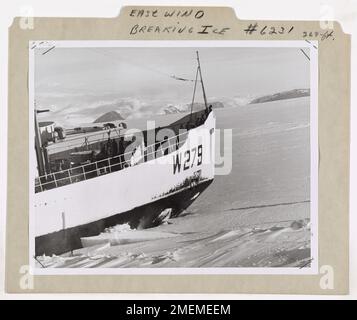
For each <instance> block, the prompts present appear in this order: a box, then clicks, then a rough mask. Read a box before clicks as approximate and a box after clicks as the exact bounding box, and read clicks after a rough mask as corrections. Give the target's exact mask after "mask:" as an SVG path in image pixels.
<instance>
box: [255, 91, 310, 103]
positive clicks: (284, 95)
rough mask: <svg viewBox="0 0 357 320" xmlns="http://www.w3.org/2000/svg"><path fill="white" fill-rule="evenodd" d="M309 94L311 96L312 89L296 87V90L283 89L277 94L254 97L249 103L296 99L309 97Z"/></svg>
mask: <svg viewBox="0 0 357 320" xmlns="http://www.w3.org/2000/svg"><path fill="white" fill-rule="evenodd" d="M308 96H310V89H294V90H289V91H283V92H279V93H275V94H270V95H266V96H262V97H259V98H256V99H253V100H252V101H251V102H250V103H249V104H254V103H263V102H270V101H276V100H284V99H294V98H300V97H308Z"/></svg>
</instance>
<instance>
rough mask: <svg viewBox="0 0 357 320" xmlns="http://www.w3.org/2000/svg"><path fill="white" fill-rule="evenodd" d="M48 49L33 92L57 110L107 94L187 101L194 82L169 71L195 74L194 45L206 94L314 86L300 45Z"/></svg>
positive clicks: (38, 61)
mask: <svg viewBox="0 0 357 320" xmlns="http://www.w3.org/2000/svg"><path fill="white" fill-rule="evenodd" d="M45 50H46V49H36V51H35V97H36V100H37V102H38V103H39V104H40V105H41V106H44V107H49V106H51V105H55V108H56V110H57V111H58V110H60V109H62V108H66V107H68V105H69V104H70V105H71V106H72V107H73V106H77V108H79V109H80V108H83V107H85V104H84V103H83V102H86V103H94V102H96V101H98V102H100V101H102V102H104V101H107V100H108V99H109V98H110V99H114V98H115V99H118V98H135V99H139V100H140V101H144V102H148V103H150V102H151V101H163V102H165V103H168V102H172V103H186V102H188V101H190V100H191V98H192V91H193V83H192V82H183V81H177V80H174V79H172V78H170V75H175V76H177V77H184V78H190V79H193V78H194V76H195V72H196V65H197V62H196V53H195V51H196V50H198V51H199V53H200V60H201V66H202V74H203V79H204V83H205V87H206V91H207V96H208V97H212V98H215V99H216V98H220V97H223V98H233V97H241V96H257V95H263V94H269V93H275V92H279V91H284V90H290V89H297V88H309V87H310V83H309V61H308V60H307V59H306V57H304V55H303V54H302V53H301V51H300V49H299V48H261V47H260V48H54V49H53V50H50V51H49V52H48V53H46V54H44V55H43V54H42V53H43V52H44V51H45ZM304 50H305V51H306V52H307V53H308V49H307V48H305V49H304ZM198 93H199V94H200V92H198ZM88 97H90V99H89V98H88Z"/></svg>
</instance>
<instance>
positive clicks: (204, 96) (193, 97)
mask: <svg viewBox="0 0 357 320" xmlns="http://www.w3.org/2000/svg"><path fill="white" fill-rule="evenodd" d="M196 56H197V70H196V77H195V81H194V82H195V84H194V87H193V96H192V102H191V113H190V122H191V119H192V111H193V104H194V102H195V94H196V87H197V80H198V75H199V76H200V82H201V86H202V93H203V100H204V102H205V107H206V110H207V109H208V104H207V96H206V91H205V86H204V84H203V78H202V72H201V63H200V56H199V54H198V51H196Z"/></svg>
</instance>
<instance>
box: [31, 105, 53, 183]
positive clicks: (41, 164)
mask: <svg viewBox="0 0 357 320" xmlns="http://www.w3.org/2000/svg"><path fill="white" fill-rule="evenodd" d="M48 111H50V110H48V109H46V110H37V109H36V103H35V151H36V158H37V167H38V175H39V177H41V176H43V175H44V174H46V167H45V157H44V152H43V146H42V142H41V132H40V126H39V124H38V120H37V114H38V113H42V112H48Z"/></svg>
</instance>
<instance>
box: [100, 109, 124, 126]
mask: <svg viewBox="0 0 357 320" xmlns="http://www.w3.org/2000/svg"><path fill="white" fill-rule="evenodd" d="M116 120H124V118H123V117H122V116H121V115H120V114H119V113H118V112H116V111H109V112H107V113H104V114H103V115H101V116H100V117H99V118H97V119H96V120H94V121H93V123H98V122H109V121H116Z"/></svg>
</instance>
